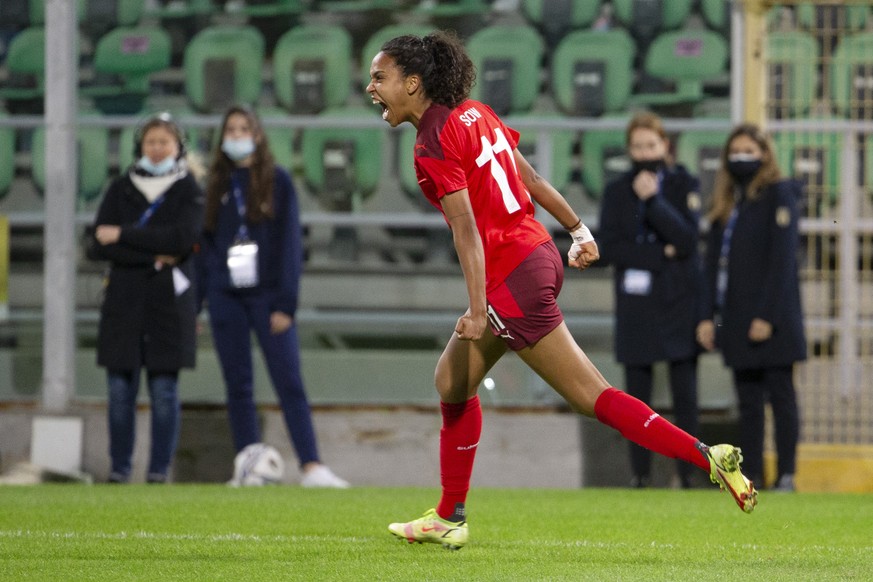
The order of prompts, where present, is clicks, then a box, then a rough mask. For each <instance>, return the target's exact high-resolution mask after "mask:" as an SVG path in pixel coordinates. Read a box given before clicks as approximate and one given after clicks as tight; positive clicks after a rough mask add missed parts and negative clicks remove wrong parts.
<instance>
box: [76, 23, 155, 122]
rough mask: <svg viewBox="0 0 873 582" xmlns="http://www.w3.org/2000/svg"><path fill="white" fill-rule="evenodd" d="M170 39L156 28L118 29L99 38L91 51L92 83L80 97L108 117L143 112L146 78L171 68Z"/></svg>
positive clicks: (147, 83)
mask: <svg viewBox="0 0 873 582" xmlns="http://www.w3.org/2000/svg"><path fill="white" fill-rule="evenodd" d="M170 51H171V48H170V36H169V35H168V34H167V33H166V31H164V30H163V29H161V28H157V27H145V26H140V27H120V28H116V29H114V30H112V31H110V32H109V33H108V34H106V35H104V36H103V37H101V38H100V40H99V41H98V43H97V48H96V50H95V51H94V72H95V74H96V78H95V81H94V83H92V84H90V85H89V86H86V87H83V88H82V90H81V94H82V95H83V96H87V97H91V98H93V99H94V104H95V106H96V107H97V108H98V109H99V110H100V111H101V112H103V113H105V114H108V115H129V114H136V113H139V112H140V111H142V109H143V105H144V104H145V100H146V97H148V95H149V92H150V90H149V76H150V75H151V74H152V73H155V72H158V71H161V70H163V69H166V68H167V67H169V66H170Z"/></svg>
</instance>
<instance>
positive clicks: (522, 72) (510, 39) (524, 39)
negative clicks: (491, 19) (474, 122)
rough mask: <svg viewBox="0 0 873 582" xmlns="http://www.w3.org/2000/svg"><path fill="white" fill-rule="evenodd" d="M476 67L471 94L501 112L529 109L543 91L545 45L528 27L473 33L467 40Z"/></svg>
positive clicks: (498, 26)
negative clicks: (542, 75) (542, 77)
mask: <svg viewBox="0 0 873 582" xmlns="http://www.w3.org/2000/svg"><path fill="white" fill-rule="evenodd" d="M466 46H467V52H468V53H469V55H470V60H472V61H473V64H474V65H475V66H476V71H477V75H476V84H475V85H474V86H473V90H472V91H471V93H470V96H471V97H472V98H473V99H476V100H479V101H482V102H484V103H487V104H488V105H489V106H490V107H491V108H492V109H493V110H494V111H495V112H496V113H497V114H498V115H508V114H511V113H520V112H525V111H528V110H530V108H531V106H532V105H533V103H534V100H535V99H536V98H537V96H538V95H539V92H540V67H541V64H542V59H543V52H544V49H545V47H544V45H543V40H542V39H541V38H540V35H539V33H538V32H537V31H536V30H535V29H533V28H531V27H529V26H524V25H521V26H514V25H494V26H489V27H486V28H483V29H481V30H479V31H478V32H476V33H474V34H473V35H472V36H471V37H470V38H469V39H468V40H467V43H466Z"/></svg>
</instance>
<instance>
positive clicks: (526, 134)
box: [509, 114, 579, 192]
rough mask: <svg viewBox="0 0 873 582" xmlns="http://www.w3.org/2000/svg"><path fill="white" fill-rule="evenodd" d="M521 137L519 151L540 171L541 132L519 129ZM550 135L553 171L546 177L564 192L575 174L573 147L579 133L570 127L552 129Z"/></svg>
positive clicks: (540, 116) (558, 115) (528, 116)
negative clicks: (539, 147) (539, 145)
mask: <svg viewBox="0 0 873 582" xmlns="http://www.w3.org/2000/svg"><path fill="white" fill-rule="evenodd" d="M560 117H561V115H560V114H550V115H537V114H531V115H525V116H521V117H515V118H513V119H523V118H528V119H533V118H536V119H552V118H560ZM509 126H510V127H512V120H510V121H509ZM519 131H520V133H521V137H520V138H519V143H518V151H520V152H521V154H522V155H523V156H524V157H525V159H527V161H528V162H530V163H531V165H532V166H533V167H534V168H536V169H537V170H538V171H539V170H542V163H541V162H540V159H539V150H538V149H537V148H538V143H537V142H538V141H539V134H538V132H537V131H535V130H532V129H525V130H519ZM548 133H549V137H550V138H551V140H552V147H551V151H550V152H549V155H550V159H551V171H550V172H549V175H548V176H546V178H547V179H548V180H549V183H550V184H551V185H552V186H554V187H555V189H557V190H558V191H559V192H563V191H564V190H565V189H566V188H567V186H568V185H569V183H570V180H571V177H572V174H573V147H574V146H575V144H576V141H577V139H578V137H579V136H578V135H577V133H576V132H575V131H573V130H569V129H558V130H550V131H549V132H548Z"/></svg>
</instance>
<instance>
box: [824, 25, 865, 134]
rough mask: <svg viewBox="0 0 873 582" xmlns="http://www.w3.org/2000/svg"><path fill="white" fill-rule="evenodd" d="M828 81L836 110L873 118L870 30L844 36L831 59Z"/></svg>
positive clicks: (853, 117)
mask: <svg viewBox="0 0 873 582" xmlns="http://www.w3.org/2000/svg"><path fill="white" fill-rule="evenodd" d="M830 81H831V86H830V91H831V99H832V100H833V102H834V105H835V106H836V109H837V113H839V114H840V115H843V116H845V117H850V118H852V119H867V120H869V119H873V34H870V33H858V34H853V35H848V36H846V37H844V38H843V40H842V41H841V42H840V44H839V45H838V46H837V50H836V52H835V53H834V58H833V60H832V62H831V70H830Z"/></svg>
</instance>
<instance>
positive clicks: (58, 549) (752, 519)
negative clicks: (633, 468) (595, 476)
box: [0, 485, 873, 582]
mask: <svg viewBox="0 0 873 582" xmlns="http://www.w3.org/2000/svg"><path fill="white" fill-rule="evenodd" d="M437 497H438V491H437V490H436V489H422V488H363V487H362V488H353V489H348V490H343V491H340V490H309V489H302V488H299V487H290V486H286V487H265V488H247V489H232V488H229V487H225V486H222V485H170V486H149V485H129V486H117V485H116V486H113V485H92V486H86V485H39V486H30V487H20V486H4V487H0V580H4V581H6V580H8V581H25V580H46V581H52V582H54V581H74V580H111V581H124V580H148V581H153V580H154V581H170V580H208V581H219V580H228V581H241V580H257V581H265V580H270V581H272V580H306V581H315V580H331V581H333V580H362V581H369V580H398V581H406V580H450V581H451V580H457V581H462V580H464V581H466V580H501V581H503V580H535V581H543V580H598V581H600V580H646V581H660V580H763V581H769V580H790V581H792V582H794V581H799V580H810V581H820V580H873V495H860V494H803V493H800V494H793V495H786V494H776V493H767V492H764V493H761V495H760V497H759V500H760V503H759V505H758V508H757V509H756V510H755V512H754V513H753V514H751V515H746V514H744V513H742V512H741V511H740V510H739V509H738V508H737V507H736V506H735V505H734V502H733V500H732V499H731V498H730V496H729V495H728V494H727V493H719V492H718V491H717V489H715V487H713V488H712V489H711V490H702V489H701V490H691V491H677V490H660V489H659V490H645V491H643V490H626V489H579V490H572V491H571V490H544V489H482V488H474V489H473V491H472V492H471V494H470V497H469V499H468V511H469V515H470V522H469V523H470V536H471V539H470V543H469V545H468V546H467V547H465V548H464V549H462V550H460V551H457V552H451V551H447V550H444V549H443V548H441V547H439V546H436V545H418V544H414V545H410V544H407V543H405V542H402V541H399V540H397V539H395V538H394V537H393V536H391V535H390V534H388V532H387V529H386V526H387V524H388V523H389V522H391V521H406V520H409V519H412V518H414V517H417V516H418V515H419V514H420V513H422V512H423V511H424V510H425V509H427V508H428V507H432V506H433V504H434V503H435V502H436V500H437Z"/></svg>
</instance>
